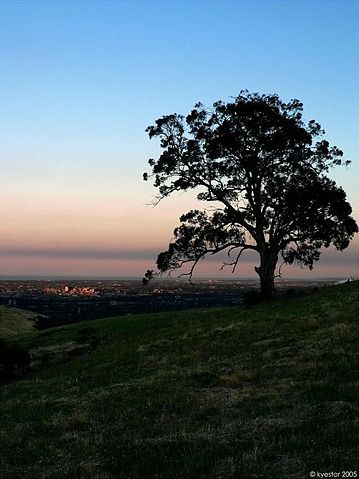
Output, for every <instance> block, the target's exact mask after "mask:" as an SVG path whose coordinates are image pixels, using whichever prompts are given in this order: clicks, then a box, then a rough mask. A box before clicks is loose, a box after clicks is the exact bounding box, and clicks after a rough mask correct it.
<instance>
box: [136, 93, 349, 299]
mask: <svg viewBox="0 0 359 479" xmlns="http://www.w3.org/2000/svg"><path fill="white" fill-rule="evenodd" d="M302 110H303V104H302V103H301V102H300V101H299V100H291V101H289V102H288V103H285V102H283V101H282V100H281V99H280V98H279V97H278V96H277V95H275V94H273V95H261V94H259V93H249V92H248V91H242V92H240V94H239V95H238V96H237V97H235V98H233V99H232V101H230V102H223V101H218V102H216V103H214V104H213V107H212V108H210V109H208V108H206V107H205V106H204V105H202V104H201V103H197V104H196V105H195V106H194V108H193V110H192V111H191V112H190V113H189V115H187V116H186V117H184V116H182V115H179V114H171V115H165V116H163V117H161V118H159V119H158V120H156V122H155V124H154V125H152V126H149V127H148V128H147V130H146V131H147V132H148V134H149V136H150V138H154V137H158V138H159V139H160V145H161V148H162V153H161V154H160V156H159V158H158V159H157V160H155V159H150V160H149V165H150V166H151V168H152V172H151V173H150V174H147V173H145V174H144V179H145V180H147V179H149V178H151V177H152V178H154V186H155V187H157V188H158V191H159V193H158V196H157V199H156V201H160V200H161V199H163V198H165V197H167V196H169V195H171V194H172V193H174V192H175V191H187V190H192V189H194V190H196V191H197V198H198V199H199V200H200V201H203V202H204V203H206V204H207V206H208V205H210V206H211V208H207V209H204V210H203V211H200V210H197V209H195V210H191V211H189V212H188V213H186V214H184V215H182V216H181V218H180V222H181V223H180V225H179V226H178V227H177V228H176V229H175V231H174V239H173V240H172V241H171V243H170V245H169V247H168V249H167V251H164V252H162V253H160V254H159V256H158V259H157V266H158V270H159V273H160V274H161V273H164V272H169V271H171V270H174V269H176V268H180V267H181V266H183V265H184V264H186V263H190V264H191V267H190V270H189V272H188V273H187V274H189V276H190V277H191V276H192V273H193V271H194V268H195V267H196V265H197V263H198V261H199V260H200V259H201V258H204V257H205V256H206V255H208V254H211V255H213V254H216V253H219V252H221V251H227V253H228V255H229V257H231V258H232V259H231V260H229V262H228V263H226V264H227V265H231V266H232V270H233V271H235V269H236V267H237V264H238V261H239V259H240V256H241V254H242V253H243V252H244V251H245V250H254V251H256V252H257V253H258V256H259V265H258V267H256V268H255V270H256V272H257V273H258V275H259V277H260V283H261V296H262V298H270V297H271V296H272V293H273V290H274V277H275V274H276V268H277V265H278V261H279V259H280V258H281V260H282V261H281V263H282V264H293V263H297V264H300V265H301V266H303V267H304V266H307V267H309V268H310V269H312V268H313V264H314V262H315V261H317V260H319V258H320V253H321V248H322V247H325V248H327V247H329V245H331V244H333V245H334V246H335V248H336V249H337V250H343V249H345V248H347V246H348V245H349V242H350V240H351V239H352V237H353V235H354V234H355V233H356V232H358V226H357V224H356V222H355V221H354V219H353V218H352V217H351V212H352V209H351V206H350V204H349V203H348V201H347V199H346V194H345V192H344V190H343V189H342V188H341V187H340V186H338V185H337V184H336V183H335V182H334V181H333V180H332V179H330V178H329V177H328V176H327V174H328V172H329V170H330V169H331V168H332V167H335V166H339V165H348V164H349V162H348V161H346V160H343V152H342V151H341V150H340V149H339V148H337V147H336V146H331V145H330V144H329V142H328V141H327V140H326V139H324V137H323V136H324V133H325V132H324V130H323V129H322V128H321V126H320V125H319V124H318V123H317V122H316V121H314V120H310V121H309V122H307V123H306V122H305V121H304V119H303V116H302ZM153 274H156V273H153V272H152V271H148V272H147V273H146V276H145V279H144V282H146V281H147V280H148V279H150V278H151V277H152V275H153Z"/></svg>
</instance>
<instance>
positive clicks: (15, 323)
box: [0, 306, 37, 339]
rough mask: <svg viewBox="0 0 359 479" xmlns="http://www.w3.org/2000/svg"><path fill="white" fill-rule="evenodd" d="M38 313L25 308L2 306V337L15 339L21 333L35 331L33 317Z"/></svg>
mask: <svg viewBox="0 0 359 479" xmlns="http://www.w3.org/2000/svg"><path fill="white" fill-rule="evenodd" d="M35 316H37V313H33V312H31V311H25V310H24V309H18V308H8V307H6V306H0V337H1V338H3V339H14V337H15V336H17V335H19V334H25V333H29V332H31V331H34V322H33V321H32V319H33V318H35Z"/></svg>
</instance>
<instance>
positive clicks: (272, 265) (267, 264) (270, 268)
mask: <svg viewBox="0 0 359 479" xmlns="http://www.w3.org/2000/svg"><path fill="white" fill-rule="evenodd" d="M260 257H261V263H260V266H259V267H256V268H255V271H256V273H257V274H258V276H259V278H260V294H259V297H260V299H261V300H262V301H267V300H270V299H271V298H272V297H273V294H274V273H275V269H276V266H277V262H278V255H276V254H274V253H271V252H270V251H268V249H266V250H265V251H264V252H263V253H261V255H260Z"/></svg>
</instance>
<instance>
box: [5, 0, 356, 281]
mask: <svg viewBox="0 0 359 479" xmlns="http://www.w3.org/2000/svg"><path fill="white" fill-rule="evenodd" d="M358 18H359V3H358V2H356V1H349V0H347V1H336V0H333V1H331V2H327V1H320V0H318V1H316V2H312V1H309V0H308V1H304V0H301V1H297V0H293V1H280V0H278V1H255V0H254V1H238V2H231V1H229V2H220V1H209V0H208V1H191V2H185V1H172V2H162V1H122V2H110V1H101V2H100V1H76V2H42V1H31V0H29V1H2V2H1V3H0V43H1V46H2V48H1V51H0V62H1V66H2V71H3V72H4V74H3V75H2V76H1V77H0V97H1V105H2V116H1V119H0V137H1V142H0V163H1V164H0V166H1V171H2V181H1V192H0V219H1V221H0V275H3V276H4V275H40V276H44V275H54V276H92V277H99V276H112V277H121V276H141V275H142V273H143V272H144V271H145V270H146V269H147V268H154V267H155V264H154V262H155V260H156V256H157V254H158V253H159V252H160V251H162V250H164V249H166V247H167V246H168V242H169V241H170V239H171V237H172V232H173V229H174V228H175V227H176V226H177V224H178V218H179V216H180V215H181V214H182V213H184V212H186V211H188V210H189V209H192V208H193V207H196V206H197V205H198V202H197V200H196V199H195V195H194V194H193V193H189V194H188V195H177V196H176V197H174V198H168V199H166V200H164V201H163V202H161V203H160V204H159V205H158V206H156V207H152V206H149V204H150V203H151V201H152V199H153V197H154V195H155V194H156V190H155V188H154V187H153V186H152V184H151V182H147V183H145V182H143V181H142V173H143V172H144V171H146V170H147V171H148V167H147V160H148V158H150V157H156V156H157V155H158V153H159V151H160V150H159V146H158V143H157V142H156V141H150V140H149V139H148V137H147V134H146V133H145V128H146V127H147V126H148V125H149V124H152V123H153V122H154V120H155V119H156V118H158V117H159V116H161V115H164V114H167V113H173V112H178V113H182V114H187V113H188V112H189V111H190V109H191V108H192V106H193V105H194V104H195V103H196V102H197V101H201V102H203V103H205V104H207V105H211V104H212V103H213V102H214V101H216V100H218V99H222V100H229V99H230V97H231V96H234V95H237V94H238V92H239V91H240V90H242V89H244V88H247V89H248V90H250V91H253V92H255V91H258V92H260V93H272V92H273V93H278V95H279V96H280V97H281V98H282V99H283V100H285V101H287V100H289V99H291V98H298V99H300V100H301V101H302V102H303V103H304V117H305V118H306V119H307V120H310V119H312V118H313V119H315V120H316V121H318V122H319V123H321V124H322V126H323V128H324V129H325V130H326V135H325V137H326V138H327V139H328V140H329V141H330V143H331V144H333V145H337V146H338V147H339V148H341V149H342V150H343V151H344V157H345V158H349V159H351V160H352V164H351V165H350V167H349V168H343V167H342V168H337V169H336V170H333V171H332V172H330V176H331V177H332V178H333V179H335V181H336V182H337V183H338V184H340V185H342V186H343V188H344V190H345V191H346V193H347V196H348V200H349V202H350V203H351V205H352V207H353V216H354V218H355V219H356V220H357V221H358V220H359V188H358V180H359V139H358V134H357V129H358V121H357V112H358V109H359V92H358V88H357V85H358V84H359V63H358V60H357V54H358V51H359V29H358ZM203 205H204V203H202V204H201V207H203ZM358 236H359V235H357V236H356V237H355V238H354V240H353V241H352V244H351V245H350V247H349V248H348V249H347V250H346V251H344V252H343V253H340V252H335V251H334V250H333V249H330V250H329V251H324V253H323V258H322V260H321V261H319V262H318V263H316V264H315V266H314V269H313V271H312V272H310V271H309V270H307V269H306V270H301V269H300V268H293V267H286V268H285V269H284V270H283V273H284V276H288V277H290V276H292V277H297V276H306V277H313V278H314V277H350V276H354V275H357V274H359V237H358ZM255 264H256V261H255V257H254V256H250V255H248V256H246V257H244V258H243V261H242V263H241V264H240V265H239V267H238V271H237V273H236V276H237V277H241V276H244V277H248V276H251V277H252V276H253V277H254V276H255V273H254V270H253V268H254V265H255ZM220 265H221V262H220V261H213V260H210V261H204V262H203V263H202V264H201V265H200V267H199V269H198V272H197V274H198V275H202V276H212V275H213V276H230V273H229V271H228V270H227V271H225V272H222V273H221V272H220V271H219V268H220Z"/></svg>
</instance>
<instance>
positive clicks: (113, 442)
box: [0, 283, 359, 479]
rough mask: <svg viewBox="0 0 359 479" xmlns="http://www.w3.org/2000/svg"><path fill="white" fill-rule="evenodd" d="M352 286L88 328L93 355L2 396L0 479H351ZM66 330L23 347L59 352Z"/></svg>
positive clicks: (356, 391) (355, 290)
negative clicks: (104, 338)
mask: <svg viewBox="0 0 359 479" xmlns="http://www.w3.org/2000/svg"><path fill="white" fill-rule="evenodd" d="M358 307H359V284H358V283H351V284H346V285H341V286H337V287H333V288H327V289H325V290H322V291H319V292H318V293H313V294H312V295H310V296H303V297H299V298H295V299H291V300H289V299H287V300H284V299H283V300H281V301H278V302H275V303H273V304H271V305H267V306H258V307H253V308H250V309H245V308H239V307H238V308H221V309H219V308H218V309H208V310H192V311H184V312H183V311H182V312H175V313H173V312H171V313H161V314H148V315H142V316H132V317H125V318H124V317H122V318H118V319H116V318H113V319H106V320H97V321H92V322H91V325H92V326H94V327H96V328H97V329H98V331H99V333H100V334H107V335H108V337H109V341H108V342H107V343H106V344H102V345H100V346H99V348H98V350H97V351H95V352H93V353H90V354H87V355H86V356H82V357H79V358H77V359H76V360H73V361H71V362H68V363H65V364H58V365H55V366H53V367H52V368H51V369H48V370H45V371H42V372H39V373H37V374H36V376H34V377H33V378H31V379H28V380H23V381H19V382H17V383H13V384H9V385H7V386H5V387H4V388H3V391H2V397H1V409H2V411H1V413H2V415H1V422H2V433H1V441H2V443H1V444H0V451H2V455H3V458H4V462H3V465H2V468H1V469H2V476H1V477H2V479H16V478H21V479H24V478H54V479H55V478H56V479H59V478H116V479H121V478H123V479H125V478H126V479H128V478H141V479H142V478H155V477H156V478H165V479H169V478H171V479H176V478H178V479H190V478H196V479H197V478H211V479H212V478H266V479H267V478H307V477H309V475H308V474H309V471H310V470H312V469H314V470H318V471H332V470H334V471H341V470H348V469H349V470H355V469H358V466H359V464H358V437H359V420H358V413H359V406H358V397H359V380H358V364H359V361H358V359H359V351H358V333H359V325H358V320H357V317H359V315H358ZM79 327H81V326H80V325H72V326H68V327H65V328H59V329H57V330H53V331H51V330H48V331H44V332H42V333H37V334H33V335H27V336H24V337H23V339H22V341H23V342H24V343H26V344H28V345H30V346H36V347H38V346H46V345H49V344H52V345H55V344H59V343H63V344H65V343H67V342H69V341H71V340H72V339H73V338H74V336H75V334H76V331H77V330H78V328H79Z"/></svg>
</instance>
